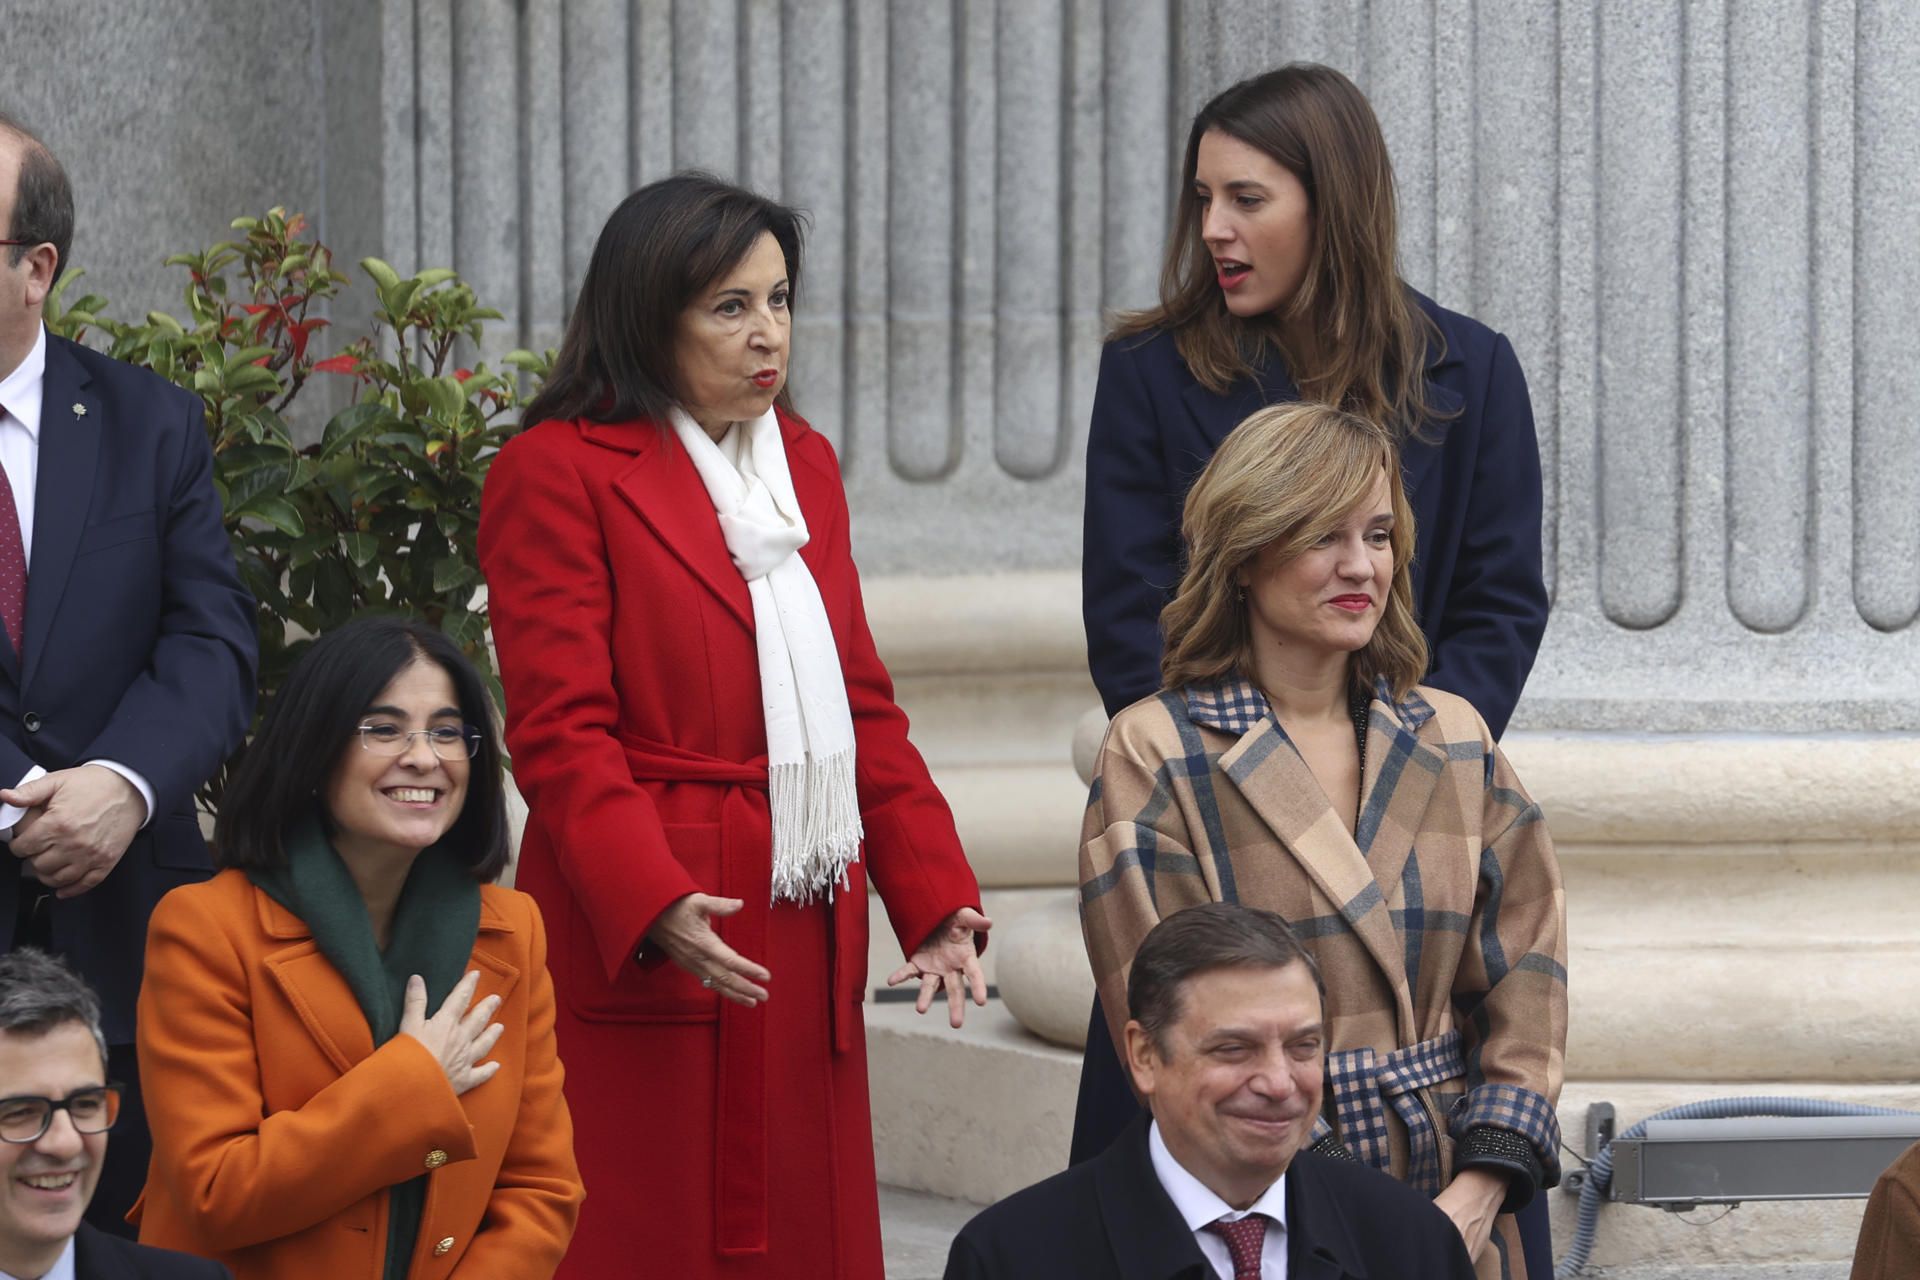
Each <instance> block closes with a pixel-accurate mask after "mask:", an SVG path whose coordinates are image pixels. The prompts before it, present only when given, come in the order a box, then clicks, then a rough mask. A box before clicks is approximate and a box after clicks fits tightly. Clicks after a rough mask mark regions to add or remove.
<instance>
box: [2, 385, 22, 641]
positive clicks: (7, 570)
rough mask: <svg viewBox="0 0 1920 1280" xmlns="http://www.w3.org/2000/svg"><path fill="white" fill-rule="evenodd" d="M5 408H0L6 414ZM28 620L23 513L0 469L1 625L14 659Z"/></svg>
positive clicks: (11, 487)
mask: <svg viewBox="0 0 1920 1280" xmlns="http://www.w3.org/2000/svg"><path fill="white" fill-rule="evenodd" d="M5 412H6V410H5V409H0V414H4V413H5ZM26 620H27V548H26V544H25V543H24V542H22V541H21V539H20V511H19V509H18V508H17V507H15V506H14V505H13V485H12V484H11V483H9V482H8V480H7V472H6V468H5V467H0V624H4V625H5V626H6V628H7V639H9V640H11V641H13V652H14V656H15V657H20V656H22V650H21V648H20V643H21V640H22V639H23V638H24V637H23V636H22V635H21V632H22V630H23V629H24V627H25V625H26Z"/></svg>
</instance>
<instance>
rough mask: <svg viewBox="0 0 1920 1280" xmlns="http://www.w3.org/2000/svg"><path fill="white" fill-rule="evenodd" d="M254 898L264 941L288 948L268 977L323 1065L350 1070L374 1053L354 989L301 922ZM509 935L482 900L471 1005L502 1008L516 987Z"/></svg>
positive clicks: (509, 928) (270, 961) (273, 961)
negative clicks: (495, 1003)
mask: <svg viewBox="0 0 1920 1280" xmlns="http://www.w3.org/2000/svg"><path fill="white" fill-rule="evenodd" d="M253 897H254V902H255V904H256V905H257V907H258V908H259V913H260V927H261V928H262V929H263V930H264V931H265V932H266V934H267V936H268V937H270V938H274V939H277V940H280V941H284V942H286V943H288V944H289V945H288V946H286V947H284V948H283V949H281V950H279V951H276V952H273V953H272V954H270V955H268V956H267V957H266V965H267V972H268V973H270V974H272V975H273V980H274V983H275V984H276V985H277V986H279V988H280V990H281V993H282V994H284V995H285V996H286V997H287V1003H288V1004H290V1005H292V1006H293V1009H294V1012H295V1013H297V1014H298V1015H299V1016H300V1022H301V1024H302V1025H303V1026H305V1027H306V1029H307V1034H308V1035H310V1036H312V1037H313V1041H314V1043H315V1044H317V1045H319V1046H320V1051H321V1052H322V1053H324V1054H326V1055H327V1060H328V1061H329V1062H331V1063H333V1065H334V1067H335V1069H336V1070H339V1071H341V1072H343V1073H344V1072H347V1071H350V1070H352V1069H353V1067H354V1065H355V1064H356V1063H359V1062H361V1061H363V1060H365V1059H366V1058H367V1057H368V1056H369V1055H370V1054H372V1053H373V1048H374V1046H373V1032H372V1031H371V1030H370V1029H369V1028H368V1027H367V1015H366V1014H365V1013H364V1012H362V1011H361V1008H360V1002H359V1000H357V999H356V998H355V997H354V994H353V989H352V988H351V987H349V986H348V985H347V980H346V979H345V978H343V977H341V976H340V971H339V970H338V969H336V968H334V967H333V962H332V961H330V960H328V959H327V958H326V957H325V956H323V955H321V954H320V949H319V947H318V946H317V945H316V944H315V943H314V941H313V931H312V930H310V929H309V928H307V925H306V923H305V922H304V921H302V920H301V919H300V917H298V916H296V915H294V914H293V912H291V911H289V910H287V909H286V908H285V907H283V906H281V905H280V904H279V903H278V902H275V901H274V900H273V899H272V898H270V897H268V896H267V895H266V894H265V893H263V892H262V891H260V890H259V889H255V890H254V891H253ZM512 933H513V925H512V923H511V922H509V921H508V920H507V919H506V917H505V916H503V915H501V914H500V912H499V911H498V910H497V909H496V908H495V907H494V905H493V904H492V903H491V902H489V901H488V900H487V898H486V897H485V896H484V895H483V896H482V897H481V899H480V932H479V937H478V938H477V939H476V940H475V942H474V948H473V958H472V960H471V961H470V962H469V963H470V964H471V966H472V967H473V968H476V969H478V970H479V971H480V984H479V987H478V989H476V990H475V991H474V993H473V1000H474V1003H475V1004H478V1003H479V1002H480V1001H482V1000H484V999H486V998H487V997H488V996H490V995H498V996H499V997H500V998H501V1000H502V1001H503V1002H504V1001H505V999H506V997H507V995H508V993H509V992H511V991H512V990H513V988H514V987H515V986H516V985H517V984H518V983H519V981H520V969H519V966H517V965H515V964H514V963H513V961H512V958H511V957H512V954H513V953H512V944H511V943H505V942H503V941H502V939H504V938H506V937H508V936H510V935H511V934H512ZM427 1012H428V1013H429V1014H431V1013H432V1012H434V1011H433V1010H431V1009H429V1010H428V1011H427Z"/></svg>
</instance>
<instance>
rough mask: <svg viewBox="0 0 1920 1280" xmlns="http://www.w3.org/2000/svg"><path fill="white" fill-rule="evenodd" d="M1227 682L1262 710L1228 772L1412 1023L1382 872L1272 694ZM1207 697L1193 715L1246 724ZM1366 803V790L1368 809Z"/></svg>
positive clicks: (1237, 700)
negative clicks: (1218, 715) (1223, 716)
mask: <svg viewBox="0 0 1920 1280" xmlns="http://www.w3.org/2000/svg"><path fill="white" fill-rule="evenodd" d="M1225 687H1226V688H1228V689H1229V690H1230V691H1231V692H1229V694H1228V695H1227V699H1226V700H1227V702H1229V703H1230V704H1232V705H1237V706H1242V707H1247V706H1257V707H1258V708H1259V716H1258V719H1257V720H1254V721H1253V722H1252V723H1251V725H1248V726H1246V727H1244V731H1243V732H1242V733H1241V737H1240V740H1239V741H1237V742H1235V743H1234V744H1233V746H1231V747H1229V748H1228V749H1227V750H1226V752H1225V753H1224V754H1223V755H1221V757H1220V772H1221V773H1222V774H1223V775H1224V776H1225V777H1226V779H1227V780H1228V781H1229V782H1230V783H1232V784H1233V786H1234V787H1235V789H1237V790H1238V791H1239V792H1240V794H1241V796H1242V797H1243V798H1244V799H1245V800H1246V802H1247V804H1248V805H1249V806H1250V807H1251V808H1252V809H1253V811H1254V813H1255V814H1257V815H1258V816H1259V818H1260V820H1261V821H1262V822H1264V823H1266V825H1267V827H1268V829H1269V830H1271V831H1272V832H1273V834H1274V835H1275V836H1276V837H1278V838H1279V840H1280V842H1281V844H1283V845H1284V846H1285V847H1286V849H1287V852H1288V853H1290V854H1292V855H1293V858H1294V861H1296V862H1298V863H1299V864H1300V866H1301V869H1302V870H1304V871H1305V872H1306V873H1307V876H1308V878H1310V879H1311V880H1312V881H1313V883H1314V884H1315V885H1316V886H1317V887H1318V888H1319V890H1320V892H1321V893H1322V894H1324V895H1325V896H1326V897H1327V898H1328V899H1329V900H1330V901H1332V902H1334V903H1336V904H1337V905H1338V909H1339V912H1340V915H1341V918H1342V919H1344V920H1345V921H1346V922H1347V927H1348V928H1350V929H1352V930H1353V932H1354V934H1355V936H1356V937H1358V938H1359V939H1360V942H1361V944H1362V945H1363V946H1365V947H1366V949H1367V952H1368V954H1370V955H1372V956H1373V958H1374V960H1375V962H1376V963H1378V964H1379V966H1380V968H1381V969H1382V971H1383V972H1384V973H1385V974H1386V975H1387V977H1388V979H1389V980H1390V983H1391V985H1392V986H1393V988H1394V990H1395V993H1396V998H1397V1001H1398V1003H1399V1005H1400V1006H1401V1007H1400V1010H1399V1016H1400V1019H1401V1022H1402V1024H1403V1025H1411V1024H1412V1018H1413V1011H1412V1007H1411V1000H1410V997H1409V995H1408V992H1407V981H1406V956H1405V952H1404V949H1403V948H1402V946H1401V944H1400V938H1399V935H1398V933H1397V931H1396V930H1395V929H1394V925H1393V913H1392V912H1391V911H1390V910H1389V908H1388V905H1387V892H1386V891H1384V890H1383V886H1382V885H1381V883H1380V882H1379V881H1378V880H1377V879H1376V878H1375V873H1374V868H1373V866H1372V865H1370V864H1369V862H1368V860H1367V858H1366V856H1365V855H1364V854H1362V852H1361V850H1360V846H1359V845H1358V844H1356V843H1355V838H1354V837H1353V836H1351V835H1349V834H1348V833H1347V828H1346V824H1345V823H1343V822H1342V821H1341V820H1340V815H1339V814H1337V813H1336V812H1334V809H1333V806H1332V805H1331V804H1330V803H1329V802H1328V801H1327V797H1326V793H1325V792H1323V791H1321V789H1320V783H1319V780H1318V779H1317V778H1315V777H1314V776H1313V770H1311V769H1309V768H1308V767H1307V762H1306V761H1305V760H1303V759H1301V757H1300V752H1299V751H1298V750H1297V749H1295V747H1294V745H1293V743H1292V742H1291V741H1290V740H1289V739H1288V738H1287V735H1286V731H1285V730H1283V729H1282V728H1281V727H1280V721H1279V719H1278V718H1277V717H1276V716H1275V715H1274V714H1273V712H1272V710H1271V709H1270V708H1268V707H1267V705H1266V700H1265V699H1264V698H1262V697H1261V696H1260V695H1259V693H1258V691H1257V690H1255V689H1254V688H1253V686H1252V685H1251V684H1248V683H1247V682H1245V681H1241V682H1237V684H1229V685H1227V686H1225ZM1207 696H1208V695H1207V694H1206V693H1203V692H1200V691H1197V690H1196V691H1190V692H1189V694H1188V714H1189V715H1191V716H1192V717H1193V718H1194V719H1195V720H1196V721H1198V722H1200V723H1203V724H1207V723H1213V724H1214V727H1221V726H1222V725H1223V724H1224V725H1227V726H1228V727H1229V728H1230V729H1240V728H1242V724H1241V723H1235V722H1233V721H1217V722H1216V721H1213V720H1211V719H1210V715H1211V713H1210V710H1209V708H1208V706H1207V704H1206V701H1205V699H1206V697H1207ZM1370 732H1371V731H1370ZM1368 747H1369V750H1368V755H1369V757H1370V758H1369V760H1368V770H1369V774H1371V772H1372V771H1373V770H1374V768H1375V764H1374V761H1373V760H1372V759H1371V757H1372V755H1373V754H1374V753H1373V751H1372V738H1371V737H1369V739H1368ZM1363 781H1364V779H1363ZM1365 808H1366V799H1365V797H1364V793H1363V799H1362V804H1361V809H1362V813H1363V814H1364V812H1365ZM1222 852H1224V851H1222ZM1404 861H1405V859H1404V857H1403V858H1402V862H1403V863H1404Z"/></svg>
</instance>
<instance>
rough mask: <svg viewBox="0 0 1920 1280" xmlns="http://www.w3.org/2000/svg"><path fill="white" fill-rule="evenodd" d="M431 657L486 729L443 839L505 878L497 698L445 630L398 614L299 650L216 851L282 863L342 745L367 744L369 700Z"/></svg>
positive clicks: (484, 871) (247, 760)
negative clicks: (288, 839)
mask: <svg viewBox="0 0 1920 1280" xmlns="http://www.w3.org/2000/svg"><path fill="white" fill-rule="evenodd" d="M423 659H424V660H425V661H427V662H431V663H434V664H435V665H436V666H438V667H440V669H441V670H443V671H445V672H446V673H447V678H448V679H449V680H451V681H452V682H453V690H454V695H455V697H456V698H457V699H458V701H459V703H460V718H461V719H462V720H464V721H466V723H467V724H468V725H470V726H472V727H473V728H474V729H476V730H478V731H479V733H480V748H479V750H478V751H477V752H475V754H474V757H473V764H472V766H471V768H470V769H469V771H468V773H467V797H466V802H465V803H464V804H463V805H461V807H460V815H459V817H457V818H455V819H454V821H453V826H451V827H450V828H448V830H447V834H445V835H444V836H441V837H440V845H441V846H442V847H444V848H446V849H447V850H449V851H450V852H451V853H452V854H453V856H454V859H455V860H456V861H458V862H459V863H460V865H462V866H464V867H465V868H466V869H467V871H468V873H469V874H470V875H472V876H473V878H474V879H476V880H479V881H481V882H482V883H486V882H490V881H493V880H498V879H499V878H500V873H501V872H502V871H505V870H506V869H507V853H508V833H507V804H506V786H505V783H504V782H503V781H502V779H501V767H502V764H503V757H502V754H501V751H500V733H499V729H498V727H497V726H496V724H495V716H494V713H493V699H492V698H491V697H490V696H489V695H488V693H487V686H486V684H485V683H484V682H483V681H482V680H481V678H480V673H479V672H478V671H475V670H474V669H473V664H472V663H471V662H469V661H467V656H466V655H465V654H463V653H461V652H460V648H459V646H458V645H456V644H454V643H453V641H452V640H450V639H448V638H447V636H446V633H444V632H442V631H441V630H439V629H438V628H437V627H430V626H428V625H427V624H426V623H424V622H416V621H414V620H413V619H411V618H398V617H378V616H375V617H360V618H355V619H354V620H353V621H352V622H349V623H346V624H345V625H343V626H339V627H335V628H334V629H333V630H332V631H329V632H327V633H326V634H325V635H323V636H321V637H320V638H319V639H318V640H315V641H314V642H313V644H312V647H310V648H309V649H308V650H307V651H306V652H305V653H303V654H301V655H300V661H298V662H296V663H295V664H294V666H293V670H292V671H290V672H288V673H287V678H286V680H285V681H284V682H283V683H282V684H281V685H280V689H279V691H278V692H277V693H275V694H274V696H273V701H272V702H270V703H268V704H267V712H266V715H265V717H264V718H263V719H262V721H261V724H260V732H259V733H258V734H257V735H255V737H254V739H253V741H252V742H250V743H248V744H247V746H246V748H245V749H244V752H243V754H242V755H241V756H240V762H239V765H238V767H237V768H236V769H235V770H234V774H233V780H232V781H231V782H229V783H228V784H227V789H226V794H225V795H223V796H222V797H221V800H220V814H219V816H218V817H217V818H216V819H215V820H214V828H213V844H214V860H215V861H216V862H218V863H219V864H220V865H221V866H223V867H273V866H279V865H280V864H281V863H283V862H284V861H285V860H286V849H285V846H284V844H283V843H282V836H283V833H285V832H286V831H287V830H288V829H289V828H290V827H291V826H292V825H293V824H294V823H295V822H296V821H299V820H301V819H303V818H304V817H305V816H306V815H307V814H310V813H312V812H314V810H315V806H316V805H320V801H319V797H320V796H321V795H322V794H323V793H324V792H325V791H326V788H327V780H328V779H329V778H331V777H332V776H333V771H334V769H335V768H336V767H338V765H339V763H340V759H341V755H342V753H343V752H347V751H358V750H359V749H360V745H359V743H358V742H356V741H355V737H356V733H357V730H358V728H359V725H360V720H361V717H362V716H363V715H365V714H366V709H367V708H368V707H370V706H372V705H373V703H374V700H375V699H376V698H378V697H379V696H380V691H381V690H382V689H385V688H386V687H387V686H388V685H389V684H392V683H393V678H394V677H395V676H397V675H399V674H400V673H401V672H402V671H404V670H406V668H408V667H410V666H412V665H413V663H414V662H416V661H418V660H423ZM320 807H321V809H322V813H321V815H320V816H321V819H322V821H323V822H325V821H326V814H325V812H324V806H320Z"/></svg>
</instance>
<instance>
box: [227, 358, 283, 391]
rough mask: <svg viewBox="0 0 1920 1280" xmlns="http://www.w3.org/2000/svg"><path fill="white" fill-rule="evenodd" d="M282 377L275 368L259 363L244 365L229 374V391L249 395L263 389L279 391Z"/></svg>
mask: <svg viewBox="0 0 1920 1280" xmlns="http://www.w3.org/2000/svg"><path fill="white" fill-rule="evenodd" d="M279 389H280V379H279V378H278V377H276V376H275V374H274V372H273V370H271V369H264V368H261V367H260V366H259V365H242V366H241V367H240V368H238V369H235V370H233V371H232V372H230V373H228V374H227V392H228V394H229V395H236V396H247V395H255V394H257V393H259V392H262V391H278V390H279Z"/></svg>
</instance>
